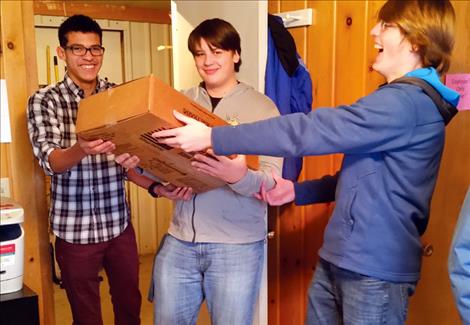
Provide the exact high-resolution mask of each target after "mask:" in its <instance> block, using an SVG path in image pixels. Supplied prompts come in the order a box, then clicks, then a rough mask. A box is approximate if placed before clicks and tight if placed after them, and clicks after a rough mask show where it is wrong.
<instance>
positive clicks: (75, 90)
mask: <svg viewBox="0 0 470 325" xmlns="http://www.w3.org/2000/svg"><path fill="white" fill-rule="evenodd" d="M96 79H97V82H96V88H95V90H94V91H93V94H96V93H99V92H100V91H102V90H104V89H106V81H104V80H103V79H100V78H98V77H96ZM64 84H65V86H66V87H67V88H68V89H69V91H70V92H71V93H72V94H74V95H75V96H80V97H81V98H84V97H85V93H84V91H83V89H81V88H80V87H79V86H78V85H77V84H76V83H75V82H74V81H73V80H72V78H70V76H69V74H68V73H66V74H65V77H64Z"/></svg>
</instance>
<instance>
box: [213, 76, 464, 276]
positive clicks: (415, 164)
mask: <svg viewBox="0 0 470 325" xmlns="http://www.w3.org/2000/svg"><path fill="white" fill-rule="evenodd" d="M415 73H416V74H418V75H419V74H420V73H423V74H424V75H426V81H427V82H429V83H430V84H431V85H432V86H433V87H434V88H435V89H436V90H437V91H438V92H439V93H440V95H441V96H442V97H443V98H444V99H445V100H446V101H447V102H454V103H456V102H457V101H458V94H457V93H456V92H454V91H452V90H451V89H449V88H447V87H445V86H444V85H442V84H441V83H440V81H439V76H438V75H437V72H436V71H435V70H434V69H432V68H426V69H419V70H417V71H414V72H412V73H411V75H414V74H415ZM273 130H274V131H273ZM444 137H445V126H444V118H443V116H442V115H441V112H440V110H439V108H438V107H437V105H436V104H435V103H434V102H433V100H432V99H431V97H429V96H428V95H426V94H425V93H424V91H423V89H422V88H421V87H418V86H415V85H411V84H405V83H390V84H388V85H386V86H383V87H381V88H379V89H377V90H376V91H374V92H373V93H371V94H369V95H367V96H365V97H363V98H360V99H359V100H358V101H357V102H355V103H354V104H352V105H342V106H339V107H337V108H318V109H316V110H314V111H312V112H310V113H309V114H307V115H305V114H299V113H297V114H290V115H286V116H282V117H278V118H274V119H268V120H265V121H260V122H256V123H250V124H243V125H239V126H237V127H217V128H214V129H213V131H212V145H213V148H214V150H215V152H216V153H217V154H222V155H228V154H234V153H240V154H263V155H272V156H308V155H323V154H331V153H344V158H343V162H342V167H341V170H340V171H339V172H338V174H337V175H334V176H326V177H324V178H322V179H318V180H310V181H306V182H302V183H298V184H295V195H296V196H295V200H296V203H297V204H310V203H317V202H327V201H332V200H335V201H336V205H335V210H334V212H333V215H332V217H331V218H330V221H329V223H328V226H327V228H326V230H325V235H324V243H323V246H322V248H321V249H320V251H319V255H320V257H321V258H323V259H325V260H327V261H328V262H330V263H332V264H334V265H336V266H338V267H341V268H344V269H347V270H350V271H352V272H356V273H360V274H363V275H367V276H371V277H375V278H378V279H382V280H385V281H392V282H414V281H417V280H418V279H419V273H420V267H421V255H422V246H421V241H420V236H421V235H422V234H423V233H424V231H425V230H426V227H427V224H428V219H429V207H430V202H431V197H432V193H433V191H434V187H435V184H436V179H437V174H438V170H439V165H440V161H441V156H442V151H443V148H444Z"/></svg>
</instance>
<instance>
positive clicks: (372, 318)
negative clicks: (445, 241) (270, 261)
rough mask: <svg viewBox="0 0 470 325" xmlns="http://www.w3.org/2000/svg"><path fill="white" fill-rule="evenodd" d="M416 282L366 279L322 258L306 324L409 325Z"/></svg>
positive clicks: (312, 287) (311, 289)
mask: <svg viewBox="0 0 470 325" xmlns="http://www.w3.org/2000/svg"><path fill="white" fill-rule="evenodd" d="M415 288H416V283H393V282H387V281H382V280H379V279H375V278H371V277H368V276H364V275H361V274H358V273H355V272H351V271H348V270H345V269H341V268H339V267H336V266H334V265H333V264H331V263H328V262H326V261H325V260H322V259H320V261H319V262H318V264H317V268H316V270H315V275H314V277H313V280H312V283H311V285H310V288H309V289H308V306H307V320H306V322H305V323H306V324H308V325H312V324H321V325H323V324H325V325H334V324H345V325H350V324H351V325H352V324H355V325H356V324H357V325H375V324H394V325H398V324H405V320H406V316H407V312H408V300H409V297H411V295H413V293H414V291H415Z"/></svg>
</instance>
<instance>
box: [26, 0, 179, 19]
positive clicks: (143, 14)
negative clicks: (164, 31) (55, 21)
mask: <svg viewBox="0 0 470 325" xmlns="http://www.w3.org/2000/svg"><path fill="white" fill-rule="evenodd" d="M168 1H169V0H168ZM34 14H35V15H49V16H66V17H68V16H72V15H76V14H83V15H87V16H90V17H93V18H95V19H97V18H100V19H111V20H130V21H140V22H148V23H156V24H170V23H171V20H170V13H169V12H168V11H167V10H162V9H154V8H144V7H136V6H129V5H122V4H113V2H112V1H110V2H109V3H96V2H95V3H93V1H65V0H62V1H55V0H36V1H34Z"/></svg>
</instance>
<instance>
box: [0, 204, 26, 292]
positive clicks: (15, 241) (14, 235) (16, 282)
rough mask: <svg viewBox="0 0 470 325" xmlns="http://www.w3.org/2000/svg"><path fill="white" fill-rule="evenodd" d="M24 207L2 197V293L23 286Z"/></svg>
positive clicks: (0, 276) (0, 205) (0, 249)
mask: <svg viewBox="0 0 470 325" xmlns="http://www.w3.org/2000/svg"><path fill="white" fill-rule="evenodd" d="M23 221H24V211H23V208H22V207H21V206H20V205H19V204H18V203H16V202H14V201H13V200H11V199H9V198H3V197H2V198H1V199H0V294H4V293H10V292H14V291H19V290H21V289H22V288H23V267H24V261H23V256H24V231H23V227H22V225H21V224H22V223H23Z"/></svg>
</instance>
